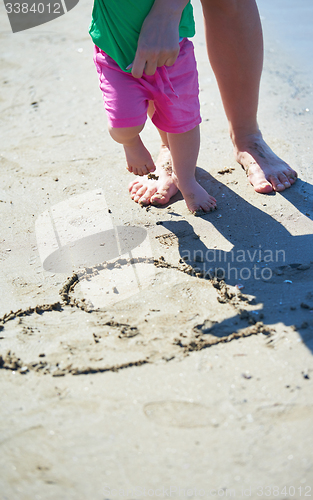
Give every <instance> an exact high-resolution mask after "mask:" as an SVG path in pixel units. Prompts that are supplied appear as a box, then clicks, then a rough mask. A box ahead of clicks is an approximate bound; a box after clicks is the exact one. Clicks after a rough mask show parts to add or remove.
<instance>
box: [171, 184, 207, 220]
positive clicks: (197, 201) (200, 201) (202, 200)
mask: <svg viewBox="0 0 313 500" xmlns="http://www.w3.org/2000/svg"><path fill="white" fill-rule="evenodd" d="M173 177H174V181H175V184H176V185H177V187H178V188H179V190H180V192H181V194H182V195H183V197H184V200H185V202H186V205H187V208H188V210H190V212H193V213H195V212H211V211H212V210H215V209H216V199H215V198H213V196H210V195H209V193H207V192H206V190H205V189H203V187H202V186H200V184H199V183H198V182H197V181H196V179H195V178H193V179H190V180H188V181H184V182H183V183H182V182H181V181H178V179H177V177H175V175H174V176H173Z"/></svg>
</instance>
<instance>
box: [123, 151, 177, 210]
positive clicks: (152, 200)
mask: <svg viewBox="0 0 313 500" xmlns="http://www.w3.org/2000/svg"><path fill="white" fill-rule="evenodd" d="M154 175H155V177H158V179H148V177H147V176H144V177H140V178H136V179H135V180H133V181H132V182H131V183H130V184H129V187H128V189H129V192H130V195H131V197H132V199H133V200H134V201H135V202H136V203H139V204H140V205H149V204H152V205H165V204H166V203H168V202H169V200H170V199H171V198H172V196H174V195H175V194H176V193H177V191H178V189H177V187H176V185H175V183H174V180H173V178H172V158H171V153H170V151H169V149H168V148H167V147H166V146H164V145H162V146H161V150H160V153H159V156H158V159H157V161H156V170H155V172H154Z"/></svg>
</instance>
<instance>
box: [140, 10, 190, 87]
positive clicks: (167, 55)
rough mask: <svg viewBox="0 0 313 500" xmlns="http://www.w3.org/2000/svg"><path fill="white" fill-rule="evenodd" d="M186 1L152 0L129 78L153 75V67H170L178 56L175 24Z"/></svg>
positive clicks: (154, 68)
mask: <svg viewBox="0 0 313 500" xmlns="http://www.w3.org/2000/svg"><path fill="white" fill-rule="evenodd" d="M187 3H188V0H155V2H154V5H153V7H152V9H151V10H150V12H149V14H148V16H147V17H146V19H145V21H144V23H143V25H142V28H141V32H140V35H139V40H138V47H137V52H136V55H135V59H134V61H133V63H132V75H133V76H134V77H135V78H141V77H142V74H143V72H145V73H146V75H154V73H155V72H156V69H157V67H160V66H164V65H165V66H172V65H173V64H174V63H175V61H176V59H177V56H178V54H179V23H180V18H181V14H182V11H183V9H184V8H185V6H186V5H187Z"/></svg>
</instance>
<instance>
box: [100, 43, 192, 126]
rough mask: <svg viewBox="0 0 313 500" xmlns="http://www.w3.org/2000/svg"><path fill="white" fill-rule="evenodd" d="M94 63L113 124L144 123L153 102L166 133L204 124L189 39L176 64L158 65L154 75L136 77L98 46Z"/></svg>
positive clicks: (156, 118)
mask: <svg viewBox="0 0 313 500" xmlns="http://www.w3.org/2000/svg"><path fill="white" fill-rule="evenodd" d="M94 62H95V65H96V68H97V71H98V73H99V79H100V89H101V90H102V92H103V99H104V106H105V109H106V112H107V115H108V122H109V125H110V126H111V127H113V128H123V127H135V126H138V125H143V124H144V123H145V121H146V119H147V109H148V104H149V101H153V102H154V106H155V113H154V115H153V117H152V121H153V123H154V125H156V127H158V128H159V129H161V130H163V131H165V132H169V133H174V134H175V133H176V134H180V133H183V132H188V131H189V130H192V129H193V128H194V127H196V125H199V123H201V117H200V104H199V97H198V95H199V84H198V72H197V66H196V60H195V56H194V49H193V44H192V42H191V41H190V40H188V39H187V38H184V39H183V40H182V41H181V42H180V53H179V56H178V58H177V60H176V62H175V64H174V65H173V66H162V67H160V68H157V71H156V73H155V74H154V75H152V76H148V75H145V74H144V75H143V76H142V78H134V77H133V76H132V75H131V74H130V73H126V72H125V71H122V70H121V69H120V67H119V66H118V65H117V64H116V62H115V61H114V60H113V59H112V58H111V57H110V56H108V55H107V54H105V53H104V52H103V51H102V50H101V49H99V48H98V47H95V54H94Z"/></svg>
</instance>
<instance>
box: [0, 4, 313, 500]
mask: <svg viewBox="0 0 313 500" xmlns="http://www.w3.org/2000/svg"><path fill="white" fill-rule="evenodd" d="M0 8H1V27H0V36H1V47H2V51H1V61H0V67H1V97H0V99H1V103H0V105H1V129H2V132H1V138H2V139H1V156H0V164H1V189H0V200H1V202H0V210H1V237H0V260H1V264H2V265H1V274H0V280H1V302H0V315H1V316H2V319H1V323H0V325H1V326H0V329H1V331H0V355H1V357H0V368H2V369H1V370H0V377H1V378H0V384H1V403H2V404H1V422H0V433H1V434H0V436H1V437H0V445H1V453H0V484H1V486H0V498H1V499H3V500H4V499H5V500H15V499H18V500H30V499H31V500H34V499H45V500H46V499H57V500H61V499H66V500H67V499H75V500H79V499H82V500H83V499H93V500H98V499H99V500H100V499H110V500H111V499H112V498H117V492H116V491H114V488H119V489H122V490H123V491H120V497H123V494H124V495H126V493H127V492H126V490H127V489H128V498H133V499H134V498H136V499H138V498H142V497H143V496H148V493H149V495H150V496H153V495H154V496H157V495H159V496H168V495H169V494H171V496H172V497H175V498H177V497H179V496H180V497H183V496H185V497H186V496H188V497H189V498H197V497H199V496H201V495H203V494H204V498H216V497H217V496H219V497H222V496H225V497H230V496H231V494H232V496H234V492H235V493H236V497H243V496H251V498H269V499H270V500H273V499H274V498H278V499H279V500H283V499H288V500H289V499H291V498H292V499H297V500H299V499H300V498H302V497H304V496H305V495H306V496H307V497H308V496H310V495H313V491H312V489H310V487H312V486H313V473H312V449H313V443H312V417H313V397H312V379H313V362H312V349H313V337H312V333H313V314H312V313H313V284H312V277H313V254H312V248H313V237H312V232H313V231H312V229H313V223H312V218H313V208H312V200H313V190H312V169H311V168H310V167H311V161H312V150H311V149H310V147H311V146H312V125H313V119H312V111H306V110H307V109H310V106H309V102H310V100H311V99H312V88H311V87H310V85H309V84H308V83H306V81H305V75H304V74H302V73H301V71H299V69H298V68H295V67H294V66H293V65H291V64H290V63H289V60H288V54H285V53H283V52H282V50H281V48H279V47H276V45H275V42H272V41H270V40H268V41H267V46H266V64H265V70H264V76H263V81H262V90H261V104H260V114H259V121H260V125H261V127H262V128H263V131H264V133H265V137H266V139H267V140H268V142H269V144H270V145H271V146H272V147H273V148H274V149H275V151H276V152H277V154H279V155H281V156H282V157H283V158H284V159H286V160H287V161H288V162H290V164H291V165H292V166H293V167H295V168H296V169H297V170H298V172H299V180H298V181H297V183H296V185H295V186H293V187H292V189H290V190H288V191H286V192H285V193H282V194H273V195H270V196H264V195H259V194H256V193H255V192H254V191H253V190H252V188H251V187H250V186H249V184H248V182H247V179H246V177H245V173H244V172H243V170H242V169H241V168H240V167H239V166H238V165H237V164H236V163H235V162H234V160H233V157H232V150H231V145H230V141H229V139H228V134H227V123H226V119H225V115H224V113H223V110H222V106H221V101H220V97H219V93H218V90H217V87H216V83H215V80H214V76H213V74H212V71H211V69H210V68H209V65H208V62H207V56H206V52H205V43H204V36H203V31H202V26H201V12H200V7H199V5H198V4H196V5H195V11H196V16H197V26H198V35H197V37H196V39H195V46H196V53H197V59H198V64H199V72H200V87H201V104H202V116H203V123H202V126H201V129H202V130H201V133H202V146H201V154H200V157H199V161H198V174H197V175H198V178H199V179H200V181H201V183H202V185H203V186H205V187H206V188H207V189H208V190H209V191H210V193H211V194H212V195H213V196H215V197H216V199H217V201H218V210H217V211H216V212H215V213H213V214H208V215H206V216H203V217H194V216H192V215H191V214H189V213H188V211H187V209H186V207H185V204H184V201H183V200H182V199H181V197H179V196H176V197H175V199H173V200H172V202H171V204H170V205H169V206H167V207H164V208H156V207H151V208H149V209H147V210H146V209H144V208H141V207H139V206H138V205H136V204H135V203H134V202H132V201H131V199H130V197H129V195H128V192H127V185H128V183H129V182H130V180H131V178H132V177H131V175H130V174H129V173H127V172H126V169H125V162H124V157H123V152H122V150H121V148H120V147H119V145H117V144H115V143H114V142H113V141H112V140H111V139H110V137H109V135H108V133H107V131H106V118H105V113H104V110H103V105H102V97H101V93H100V91H99V89H98V82H97V75H96V71H95V69H94V67H93V62H92V45H91V42H90V40H89V36H88V33H87V29H88V22H89V17H90V5H88V4H87V5H85V4H83V2H81V4H79V5H78V6H77V7H76V8H75V9H74V10H73V11H72V12H71V13H69V14H67V15H66V16H63V17H61V18H59V19H58V20H56V21H54V22H52V23H50V24H47V25H43V26H41V27H39V28H36V29H33V30H29V31H27V32H22V33H17V34H12V33H11V32H10V28H9V23H8V20H7V18H6V17H5V13H4V8H3V6H1V7H0ZM311 109H312V108H311ZM143 137H144V140H145V142H146V143H147V145H148V146H149V148H150V150H151V151H152V153H153V155H154V156H156V155H157V152H158V138H157V134H156V132H155V131H154V129H153V126H152V125H151V124H148V123H147V126H146V129H145V131H144V134H143ZM116 227H117V228H118V229H116ZM105 231H107V232H105ZM115 231H118V233H119V236H120V240H121V241H123V238H124V240H125V241H127V242H129V241H130V240H131V241H132V242H133V243H132V248H129V246H128V247H127V249H126V250H127V252H126V254H125V255H122V256H121V257H120V258H117V257H116V256H117V255H118V254H122V253H123V252H121V251H120V249H118V250H114V248H113V247H114V242H115V241H116V240H115V239H114V235H115V234H116V233H115ZM127 231H129V232H127ZM109 237H110V238H111V240H110V241H111V243H112V242H113V243H112V246H111V247H110V248H109V253H107V254H106V255H110V262H109V263H106V262H102V261H101V259H100V261H99V255H100V256H101V255H102V256H103V255H104V253H101V252H105V251H104V247H105V245H106V244H107V243H108V238H109ZM77 242H79V243H77ZM128 244H129V243H127V245H128ZM75 245H76V246H75ZM127 245H126V246H127ZM138 245H139V246H138ZM96 247H97V249H98V251H99V252H100V253H99V254H97V255H96V256H95V255H94V254H93V252H94V249H95V248H96ZM75 249H76V250H77V252H76V254H75V256H74V257H73V252H74V253H75ZM214 250H215V254H214ZM62 251H63V252H64V253H63V254H62ZM70 251H72V254H71V255H72V257H73V260H74V264H75V265H76V268H75V269H74V270H72V269H71V262H70V259H69V252H70ZM110 251H111V253H110ZM218 251H220V252H218ZM114 252H115V253H114ZM188 252H189V254H188ZM195 252H196V253H195ZM208 252H209V253H208ZM248 252H249V253H248ZM124 253H125V252H124ZM186 255H187V256H188V255H189V257H190V260H189V261H187V262H186V263H184V261H183V260H182V257H183V256H186ZM214 256H215V262H213V261H214ZM271 256H272V258H271ZM131 259H133V260H131ZM203 259H204V260H206V262H202V260H203ZM218 259H219V260H221V262H217V260H218ZM102 260H103V259H102ZM239 260H241V262H239ZM243 260H244V261H243ZM208 261H210V262H208ZM242 261H243V262H242ZM75 265H74V267H75ZM228 265H230V267H231V268H235V269H234V270H233V271H231V275H230V277H228V276H226V279H225V281H224V280H221V279H220V278H221V277H222V275H221V273H222V268H223V269H224V270H227V269H228ZM253 266H255V269H256V271H255V272H256V273H257V275H256V276H253V274H252V276H251V278H250V279H245V278H247V276H248V275H249V272H253V271H252V268H253ZM191 268H193V269H194V268H198V269H196V270H195V271H194V270H193V271H192V270H191ZM217 268H219V271H216V270H217ZM243 268H245V270H244V271H242V269H243ZM203 270H205V271H210V274H211V275H214V274H215V275H216V277H215V278H213V279H205V277H204V276H203ZM236 272H237V273H238V274H237V277H236V276H235V274H236ZM240 272H241V273H242V274H241V279H240ZM188 273H189V274H188ZM262 273H263V274H262ZM262 276H263V278H262ZM269 276H270V277H269ZM228 278H229V279H228ZM235 285H243V286H244V288H242V287H240V286H239V287H238V286H237V287H236V286H235ZM10 311H11V312H10ZM8 352H9V353H8ZM170 486H172V490H171V491H170V492H169V490H167V489H166V488H169V487H170ZM274 486H275V487H278V489H275V490H274V489H273V487H274ZM135 487H138V488H142V489H141V490H137V491H132V489H134V488H135ZM266 487H268V488H269V489H267V490H266V489H265V488H266ZM143 488H147V490H143ZM149 488H150V492H148V489H149ZM160 488H161V490H160ZM162 488H165V489H164V490H163V489H162ZM175 488H177V489H176V490H175ZM178 488H182V490H181V491H180V492H179V490H178ZM187 488H189V490H188V491H187ZM195 488H196V489H195ZM243 488H244V491H243ZM260 488H263V490H261V489H260ZM293 488H295V490H293ZM158 489H159V490H158ZM200 489H202V490H203V491H201V492H200ZM112 490H113V491H112ZM156 490H157V491H156Z"/></svg>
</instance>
